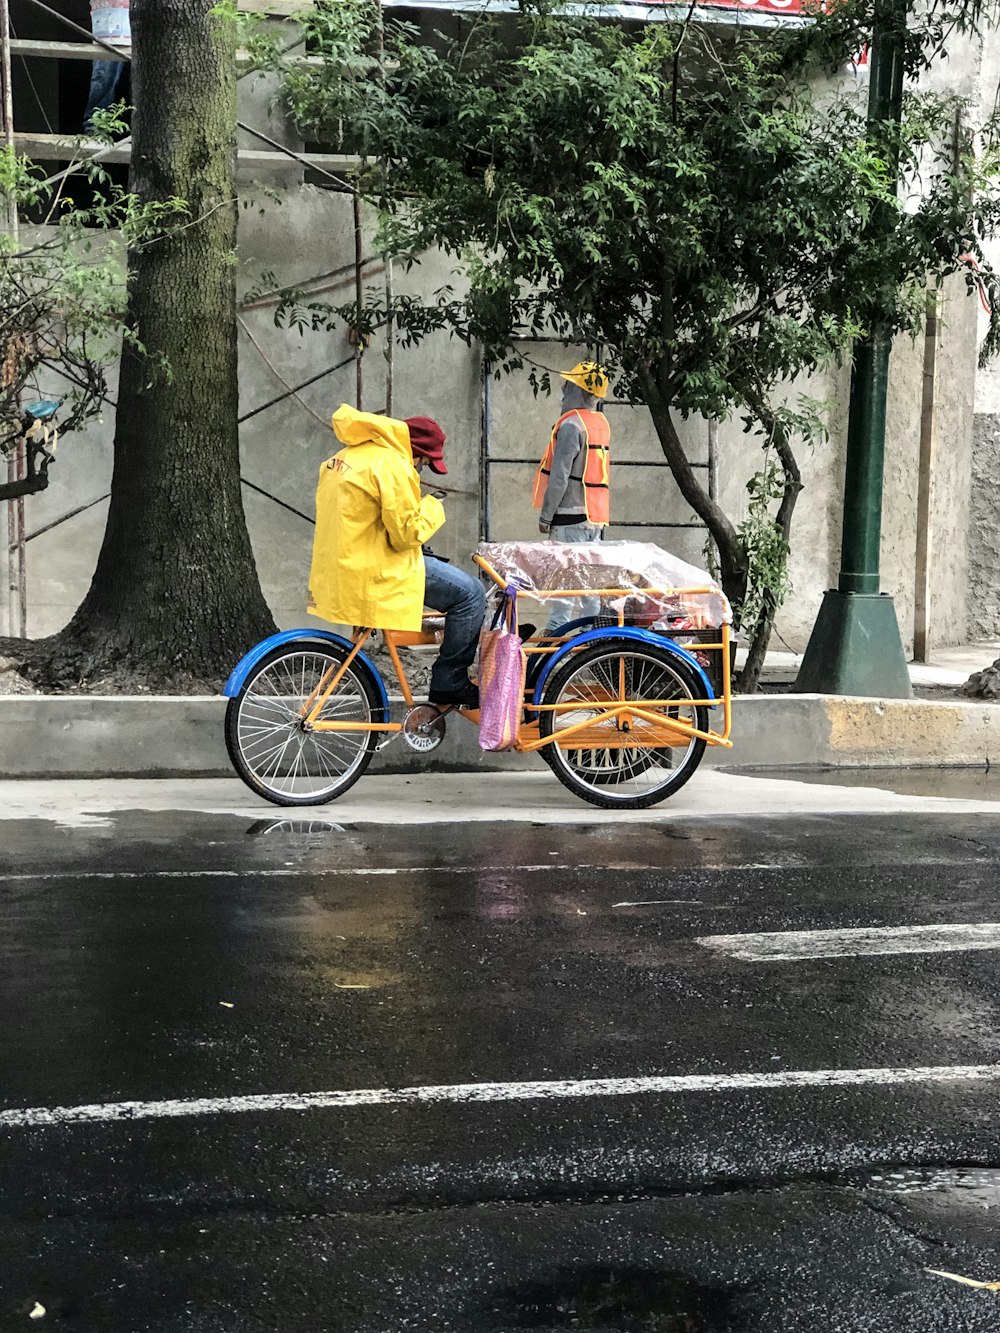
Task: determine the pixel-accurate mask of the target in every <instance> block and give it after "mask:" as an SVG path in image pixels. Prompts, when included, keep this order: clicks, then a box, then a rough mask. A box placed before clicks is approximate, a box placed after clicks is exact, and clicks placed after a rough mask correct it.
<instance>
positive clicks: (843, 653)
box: [795, 589, 913, 699]
mask: <svg viewBox="0 0 1000 1333" xmlns="http://www.w3.org/2000/svg"><path fill="white" fill-rule="evenodd" d="M795 691H796V693H797V694H859V695H865V696H867V697H868V698H877V699H912V697H913V689H912V686H911V685H910V673H909V671H908V669H907V666H906V654H905V653H904V651H903V640H902V637H901V636H900V633H899V622H898V621H897V619H896V608H895V606H894V605H893V601H892V598H891V597H889V596H888V595H887V594H886V593H878V592H876V593H860V592H837V591H836V590H835V589H830V591H829V592H826V593H824V594H823V604H822V606H821V607H820V609H819V615H818V616H817V617H816V624H815V625H814V626H813V632H812V634H811V635H810V636H809V645H808V647H807V648H806V652H805V657H803V659H802V665H801V666H800V667H799V674H798V676H797V677H796V680H795Z"/></svg>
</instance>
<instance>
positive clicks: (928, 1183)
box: [850, 1166, 1000, 1208]
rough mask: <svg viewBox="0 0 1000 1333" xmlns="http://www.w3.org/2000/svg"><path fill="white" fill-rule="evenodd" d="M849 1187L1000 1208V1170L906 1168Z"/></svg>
mask: <svg viewBox="0 0 1000 1333" xmlns="http://www.w3.org/2000/svg"><path fill="white" fill-rule="evenodd" d="M850 1183H852V1184H855V1185H858V1186H861V1187H862V1188H866V1189H877V1190H879V1191H880V1192H882V1193H885V1194H938V1193H959V1194H961V1195H962V1196H963V1197H965V1198H966V1199H967V1200H968V1202H969V1203H979V1204H981V1205H982V1206H983V1207H984V1208H995V1207H997V1206H998V1205H1000V1170H998V1169H996V1168H994V1167H974V1166H968V1167H955V1166H949V1167H904V1168H902V1169H901V1170H899V1171H881V1172H866V1173H865V1174H864V1175H863V1176H862V1175H857V1176H855V1177H854V1178H853V1181H851V1182H850Z"/></svg>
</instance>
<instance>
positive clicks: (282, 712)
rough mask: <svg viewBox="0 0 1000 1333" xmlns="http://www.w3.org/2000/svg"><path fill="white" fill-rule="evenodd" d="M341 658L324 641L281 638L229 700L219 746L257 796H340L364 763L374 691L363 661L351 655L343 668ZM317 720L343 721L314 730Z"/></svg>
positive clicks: (282, 799)
mask: <svg viewBox="0 0 1000 1333" xmlns="http://www.w3.org/2000/svg"><path fill="white" fill-rule="evenodd" d="M346 660H347V652H346V650H344V649H341V648H337V647H335V646H333V645H331V644H326V643H309V642H299V643H286V644H283V645H281V646H280V647H278V648H275V649H274V651H273V652H270V653H268V655H267V656H266V657H264V658H263V659H262V660H261V661H260V662H259V663H258V664H257V666H256V667H255V668H254V670H253V671H252V673H251V674H250V676H249V677H248V678H247V680H246V682H245V684H244V685H243V687H242V689H241V690H240V692H239V694H237V695H236V697H235V698H233V699H230V701H229V707H228V708H227V710H226V748H227V749H228V751H229V757H230V759H231V760H232V761H233V767H234V768H235V769H236V772H237V773H238V774H239V775H240V777H241V778H242V779H243V781H244V782H245V783H246V784H247V786H248V787H249V788H250V789H251V791H254V792H256V793H257V795H258V796H263V797H264V799H265V800H268V801H271V802H272V803H273V804H274V805H323V804H325V803H326V802H327V801H332V800H334V798H335V797H337V796H342V795H343V794H344V792H346V791H347V790H348V788H349V787H352V786H353V785H354V783H355V782H357V780H358V778H359V777H360V776H361V774H362V773H363V772H364V771H365V769H366V768H367V767H368V765H369V764H370V763H371V758H372V755H373V754H374V752H375V748H376V745H377V741H378V733H377V732H373V731H370V730H368V727H370V726H371V724H372V723H373V722H375V721H381V720H382V701H381V697H380V692H379V689H378V685H377V683H376V681H375V680H374V678H373V676H372V673H371V672H370V671H369V670H368V668H367V667H366V666H365V664H364V663H363V662H359V661H358V659H357V658H355V659H354V661H353V662H352V663H351V664H350V666H348V667H346V669H345V668H344V663H345V662H346ZM338 673H340V674H339V679H338ZM334 682H336V683H334ZM331 685H332V686H333V688H332V689H331V688H330V687H331ZM324 695H326V698H325V699H324ZM321 699H323V700H324V701H323V705H322V708H321V710H320V711H319V713H318V714H317V716H316V717H315V718H312V719H311V721H310V714H311V713H313V711H314V710H315V707H316V704H317V703H318V702H319V701H320V700H321ZM316 722H320V723H330V722H336V723H349V724H350V727H349V729H348V730H345V731H325V730H313V729H312V728H313V725H314V724H315V723H316Z"/></svg>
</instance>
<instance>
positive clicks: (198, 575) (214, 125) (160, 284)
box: [0, 0, 273, 689]
mask: <svg viewBox="0 0 1000 1333" xmlns="http://www.w3.org/2000/svg"><path fill="white" fill-rule="evenodd" d="M132 33H133V52H134V59H133V67H132V88H133V95H134V97H135V100H136V104H137V106H138V107H139V108H140V113H139V115H138V116H137V117H136V121H135V126H134V131H133V147H132V166H131V172H130V181H129V189H130V196H131V198H130V201H129V202H128V203H127V204H124V205H123V206H124V207H125V208H126V214H127V216H128V215H130V213H129V211H131V213H134V214H135V215H136V216H140V217H145V218H147V219H148V218H149V217H150V216H152V217H154V218H156V217H158V216H159V215H160V214H161V213H162V214H166V215H170V216H172V221H171V223H170V225H165V226H163V227H161V229H160V232H159V234H157V235H155V236H153V237H150V236H149V235H148V234H143V235H142V236H141V237H139V238H132V237H130V236H129V233H128V227H127V225H126V227H125V229H124V234H125V239H126V242H129V241H130V240H132V241H133V242H134V243H132V244H130V245H129V250H128V273H127V287H126V299H127V305H126V311H125V317H124V321H123V326H124V333H125V340H124V346H123V355H122V364H121V377H120V385H119V393H118V413H117V417H116V427H115V450H114V474H113V478H112V487H111V503H110V508H109V513H108V522H107V529H106V532H105V537H104V544H103V546H102V549H101V553H100V557H99V560H98V564H97V569H96V571H95V573H94V577H93V581H92V583H91V587H90V590H89V592H88V594H87V596H86V598H85V599H84V601H83V603H82V605H81V606H80V608H79V610H78V611H77V613H76V615H75V616H74V617H73V619H72V621H71V622H70V624H69V625H68V626H67V627H66V628H65V629H64V630H62V631H61V632H60V633H59V634H57V635H55V636H54V637H52V638H49V639H46V640H42V641H39V642H36V643H34V644H28V645H25V644H23V643H22V642H21V641H19V640H10V639H8V640H0V650H2V651H3V652H4V653H6V654H7V655H9V656H13V657H15V658H18V659H20V660H21V661H22V662H23V663H24V666H23V668H22V669H23V670H25V671H26V673H28V674H30V675H31V676H32V677H33V678H34V679H36V680H38V681H40V682H41V683H43V684H61V683H75V682H79V681H93V680H95V679H96V680H99V681H101V680H103V681H110V682H114V684H115V685H116V686H117V687H119V688H121V687H125V688H130V687H134V686H136V685H138V686H140V687H143V688H167V689H169V688H186V687H190V686H192V685H193V686H195V687H197V686H198V685H203V684H209V685H215V684H217V683H218V681H219V679H220V677H222V676H224V675H225V674H226V673H227V672H228V670H229V668H230V667H231V665H232V663H233V662H234V661H235V660H236V659H237V658H238V657H239V655H240V654H241V653H242V652H243V651H244V650H245V649H246V648H247V647H248V646H249V645H250V644H252V643H253V642H255V641H256V640H258V639H259V638H261V637H262V636H263V635H264V634H266V633H268V632H270V631H271V630H273V621H272V619H271V616H270V613H269V611H268V609H267V606H266V604H265V602H264V599H263V596H262V594H261V591H260V584H259V580H258V577H257V570H256V566H255V564H254V559H253V553H252V551H251V548H250V540H249V536H248V534H247V529H246V520H245V517H244V513H243V505H242V497H241V494H240V476H239V441H238V433H237V394H238V384H237V364H236V295H235V253H236V226H237V205H236V195H235V189H234V183H233V169H234V164H235V156H236V90H235V77H236V75H235V50H236V30H235V27H234V25H233V24H232V23H230V22H229V21H227V20H224V19H223V18H221V17H220V16H218V15H216V14H215V13H214V12H213V10H212V6H211V3H210V0H132ZM180 201H183V203H181V202H180ZM178 210H183V214H184V216H183V218H182V219H180V218H178V217H177V216H175V215H176V213H177V211H178ZM127 216H126V221H127ZM80 345H81V344H79V343H77V344H75V346H80ZM88 401H89V404H90V406H92V405H93V401H92V400H88ZM81 410H85V409H83V408H81Z"/></svg>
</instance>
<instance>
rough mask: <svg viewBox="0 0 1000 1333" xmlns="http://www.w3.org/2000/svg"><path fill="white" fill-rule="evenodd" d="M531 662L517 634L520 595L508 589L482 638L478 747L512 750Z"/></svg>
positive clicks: (512, 588)
mask: <svg viewBox="0 0 1000 1333" xmlns="http://www.w3.org/2000/svg"><path fill="white" fill-rule="evenodd" d="M527 667H528V659H527V657H526V656H525V652H524V647H523V646H522V643H521V639H520V636H519V635H518V632H517V591H516V589H515V588H514V587H513V586H511V585H508V586H507V590H506V592H505V593H504V595H503V601H502V602H501V603H500V606H499V608H498V610H497V613H496V615H495V616H494V617H493V624H492V626H491V627H490V628H489V629H484V630H483V632H482V634H481V635H480V636H479V746H480V749H483V750H509V749H511V748H512V747H513V745H514V742H515V741H516V740H517V729H518V727H519V726H520V723H521V714H522V712H523V710H524V678H525V674H526V672H527Z"/></svg>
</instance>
